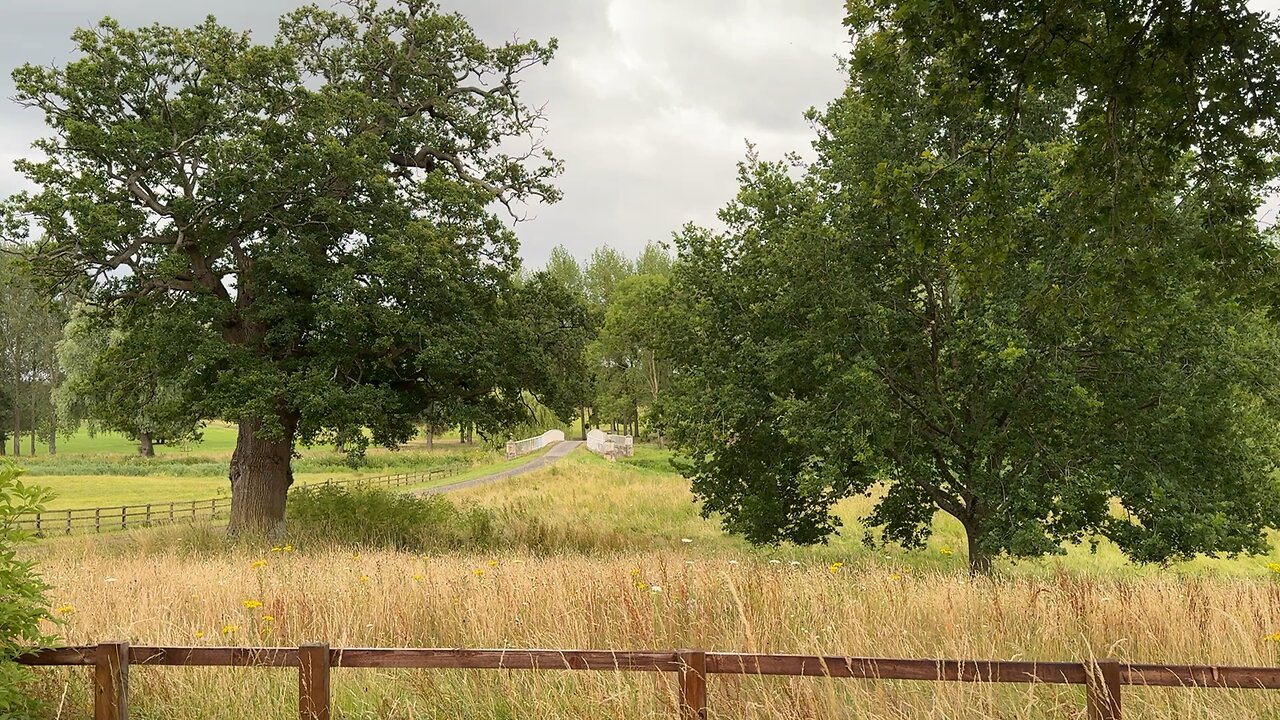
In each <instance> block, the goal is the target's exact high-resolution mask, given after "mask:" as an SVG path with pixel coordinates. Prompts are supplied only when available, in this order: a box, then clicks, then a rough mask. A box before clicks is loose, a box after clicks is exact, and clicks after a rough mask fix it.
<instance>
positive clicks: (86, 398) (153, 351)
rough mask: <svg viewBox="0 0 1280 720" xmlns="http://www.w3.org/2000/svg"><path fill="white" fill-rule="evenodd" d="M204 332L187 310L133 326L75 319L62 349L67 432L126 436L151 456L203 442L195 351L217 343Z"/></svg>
mask: <svg viewBox="0 0 1280 720" xmlns="http://www.w3.org/2000/svg"><path fill="white" fill-rule="evenodd" d="M202 334H204V333H203V330H202V328H201V327H200V326H199V325H198V324H195V323H193V322H192V321H191V318H189V317H184V316H183V315H182V313H181V312H173V313H148V314H143V315H141V316H140V317H139V318H137V320H136V321H134V322H128V321H125V320H124V318H123V317H116V318H101V317H95V316H94V315H92V314H91V313H89V312H87V311H85V310H81V311H79V312H76V313H74V314H73V315H72V317H71V320H70V321H69V322H68V323H67V326H66V329H65V331H64V337H63V340H62V342H61V344H60V345H59V346H58V360H59V363H60V365H61V369H62V374H63V377H64V381H63V383H62V386H61V387H59V388H58V390H57V391H56V392H55V393H54V397H55V401H56V405H57V408H58V413H59V415H61V416H62V417H63V418H64V427H65V428H66V429H67V430H73V429H75V428H76V427H77V426H79V425H80V424H81V423H87V424H88V425H89V428H90V429H91V430H94V431H98V430H110V431H114V432H120V433H124V434H125V435H127V436H129V437H130V438H132V439H134V440H135V441H137V443H138V454H140V455H143V456H146V457H151V456H153V455H155V448H154V443H155V442H156V441H158V440H163V441H165V442H170V443H180V442H187V441H192V440H197V439H199V437H200V429H201V427H203V413H202V408H201V405H200V398H199V397H198V396H197V395H196V393H195V392H194V390H195V389H196V388H197V387H199V385H198V383H197V382H196V381H197V378H195V377H194V376H192V375H191V373H192V371H193V370H194V369H195V368H196V366H195V365H194V363H193V360H194V354H193V353H192V352H191V348H194V347H198V346H199V345H200V344H201V343H202V342H210V341H212V340H213V338H208V337H205V338H201V337H200V336H201V335H202ZM159 337H167V338H172V339H177V338H184V339H186V340H187V342H157V341H156V338H159Z"/></svg>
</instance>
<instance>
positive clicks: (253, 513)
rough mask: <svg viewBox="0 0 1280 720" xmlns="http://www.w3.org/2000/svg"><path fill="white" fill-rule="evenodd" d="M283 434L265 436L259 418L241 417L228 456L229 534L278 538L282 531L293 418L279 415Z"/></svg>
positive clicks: (289, 478)
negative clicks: (229, 460)
mask: <svg viewBox="0 0 1280 720" xmlns="http://www.w3.org/2000/svg"><path fill="white" fill-rule="evenodd" d="M280 424H281V425H282V426H283V433H281V435H280V436H278V437H271V436H269V435H267V433H266V432H265V430H264V429H263V427H262V422H261V421H259V420H247V419H246V420H243V421H241V423H240V430H239V434H238V435H237V437H236V449H235V452H234V453H233V454H232V455H231V520H230V523H229V524H228V526H227V533H228V534H229V535H233V536H235V535H263V536H269V537H279V536H280V535H282V534H283V533H284V505H285V498H286V496H287V495H288V493H289V486H290V485H292V484H293V470H292V468H291V467H290V461H291V460H292V459H293V436H294V431H295V430H296V428H297V421H296V419H294V418H281V419H280Z"/></svg>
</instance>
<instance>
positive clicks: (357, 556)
mask: <svg viewBox="0 0 1280 720" xmlns="http://www.w3.org/2000/svg"><path fill="white" fill-rule="evenodd" d="M351 559H352V560H359V559H360V553H351Z"/></svg>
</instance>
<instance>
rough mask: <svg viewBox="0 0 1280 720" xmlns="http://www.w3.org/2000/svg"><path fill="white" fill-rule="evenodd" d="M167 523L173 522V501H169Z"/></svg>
mask: <svg viewBox="0 0 1280 720" xmlns="http://www.w3.org/2000/svg"><path fill="white" fill-rule="evenodd" d="M169 523H170V524H172V523H173V503H169Z"/></svg>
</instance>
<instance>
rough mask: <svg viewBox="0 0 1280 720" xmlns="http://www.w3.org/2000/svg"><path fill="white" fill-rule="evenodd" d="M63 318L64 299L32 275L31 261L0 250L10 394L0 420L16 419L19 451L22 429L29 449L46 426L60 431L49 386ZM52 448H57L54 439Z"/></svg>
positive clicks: (4, 361) (1, 327) (2, 369)
mask: <svg viewBox="0 0 1280 720" xmlns="http://www.w3.org/2000/svg"><path fill="white" fill-rule="evenodd" d="M63 322H65V315H64V314H63V309H62V306H61V302H60V300H59V299H58V298H57V297H53V298H51V297H50V296H49V294H47V293H45V292H44V291H43V290H42V289H41V288H40V287H39V286H38V285H37V284H36V283H34V282H33V281H32V277H31V273H30V268H29V267H28V265H27V263H26V262H25V261H24V260H23V259H22V258H20V257H18V256H5V255H0V384H2V385H4V386H5V395H6V397H7V399H8V402H7V403H6V408H5V409H6V410H7V412H8V414H7V415H6V416H5V420H0V422H6V421H8V422H11V423H12V424H11V425H10V427H11V428H12V430H13V454H14V455H20V454H21V441H22V440H23V432H24V431H25V432H26V437H27V438H29V440H30V443H29V446H28V452H29V453H30V454H35V451H36V439H37V437H38V436H39V434H40V431H41V429H42V428H43V429H44V431H45V432H46V433H50V432H56V423H57V415H56V413H54V412H53V409H52V405H51V403H50V392H51V389H52V387H53V386H54V385H55V384H56V383H57V381H58V375H57V361H56V358H55V357H54V353H55V347H56V345H57V342H58V340H59V338H60V337H61V334H62V323H63ZM6 434H7V433H6ZM46 437H50V436H49V435H47V434H46ZM49 450H50V452H54V451H55V450H56V443H55V441H54V440H52V439H51V440H50V446H49Z"/></svg>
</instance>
